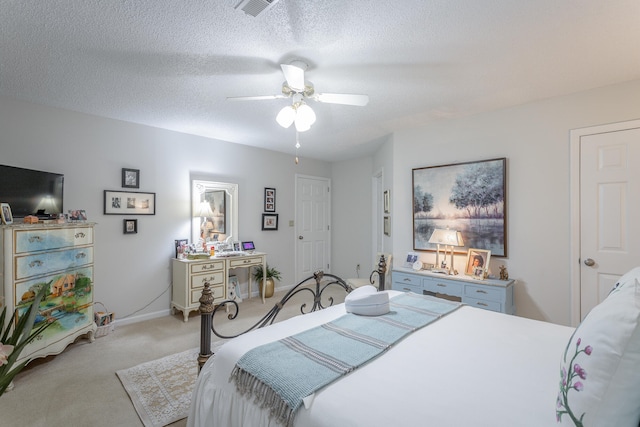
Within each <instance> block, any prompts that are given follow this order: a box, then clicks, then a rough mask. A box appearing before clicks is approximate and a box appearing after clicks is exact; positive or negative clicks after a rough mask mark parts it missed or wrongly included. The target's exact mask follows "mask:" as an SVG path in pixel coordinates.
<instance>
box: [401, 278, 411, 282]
mask: <svg viewBox="0 0 640 427" xmlns="http://www.w3.org/2000/svg"><path fill="white" fill-rule="evenodd" d="M402 280H404V281H405V282H410V281H411V279H410V278H408V277H405V278H404V279H402Z"/></svg>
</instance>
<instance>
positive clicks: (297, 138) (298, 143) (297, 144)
mask: <svg viewBox="0 0 640 427" xmlns="http://www.w3.org/2000/svg"><path fill="white" fill-rule="evenodd" d="M298 148H300V134H299V133H298V131H297V130H296V165H297V164H298V162H299V159H298Z"/></svg>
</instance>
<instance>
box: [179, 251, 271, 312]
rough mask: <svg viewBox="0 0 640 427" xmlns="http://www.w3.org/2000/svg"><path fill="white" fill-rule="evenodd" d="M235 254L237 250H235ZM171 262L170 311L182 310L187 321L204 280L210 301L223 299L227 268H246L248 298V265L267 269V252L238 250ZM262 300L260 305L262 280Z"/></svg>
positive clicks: (227, 274)
mask: <svg viewBox="0 0 640 427" xmlns="http://www.w3.org/2000/svg"><path fill="white" fill-rule="evenodd" d="M236 254H238V252H236ZM172 264H173V291H172V297H171V312H172V313H175V312H176V310H179V311H181V312H182V316H183V319H184V321H185V322H187V321H189V313H191V312H192V311H198V309H199V308H200V301H199V299H200V296H201V295H202V289H203V288H204V284H205V283H206V282H208V283H209V285H210V286H211V293H212V294H213V303H214V305H217V304H219V303H221V302H222V301H224V300H226V299H227V289H228V286H229V271H230V270H232V269H236V268H247V269H248V270H249V271H248V276H249V288H248V293H249V298H251V277H252V274H251V267H256V266H258V265H262V271H263V272H266V271H267V254H266V253H264V252H254V253H242V254H240V255H225V254H220V255H215V256H212V257H210V258H209V259H194V260H189V259H176V258H174V259H173V260H172ZM262 283H263V289H262V303H263V304H264V302H265V298H264V294H265V292H264V286H265V285H264V283H265V280H263V281H262Z"/></svg>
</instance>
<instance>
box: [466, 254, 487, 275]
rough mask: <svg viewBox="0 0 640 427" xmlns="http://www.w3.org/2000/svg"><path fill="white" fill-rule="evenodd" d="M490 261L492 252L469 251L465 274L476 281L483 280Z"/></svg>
mask: <svg viewBox="0 0 640 427" xmlns="http://www.w3.org/2000/svg"><path fill="white" fill-rule="evenodd" d="M490 259H491V251H488V250H485V249H474V248H470V249H469V250H468V251H467V262H466V264H465V268H464V274H466V275H467V276H471V277H473V278H474V279H478V280H483V279H484V276H485V272H486V271H487V269H488V268H489V260H490Z"/></svg>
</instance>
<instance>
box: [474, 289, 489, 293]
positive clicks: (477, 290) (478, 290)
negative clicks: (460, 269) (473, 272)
mask: <svg viewBox="0 0 640 427" xmlns="http://www.w3.org/2000/svg"><path fill="white" fill-rule="evenodd" d="M476 292H477V293H479V294H486V293H487V291H484V290H482V289H476Z"/></svg>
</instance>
